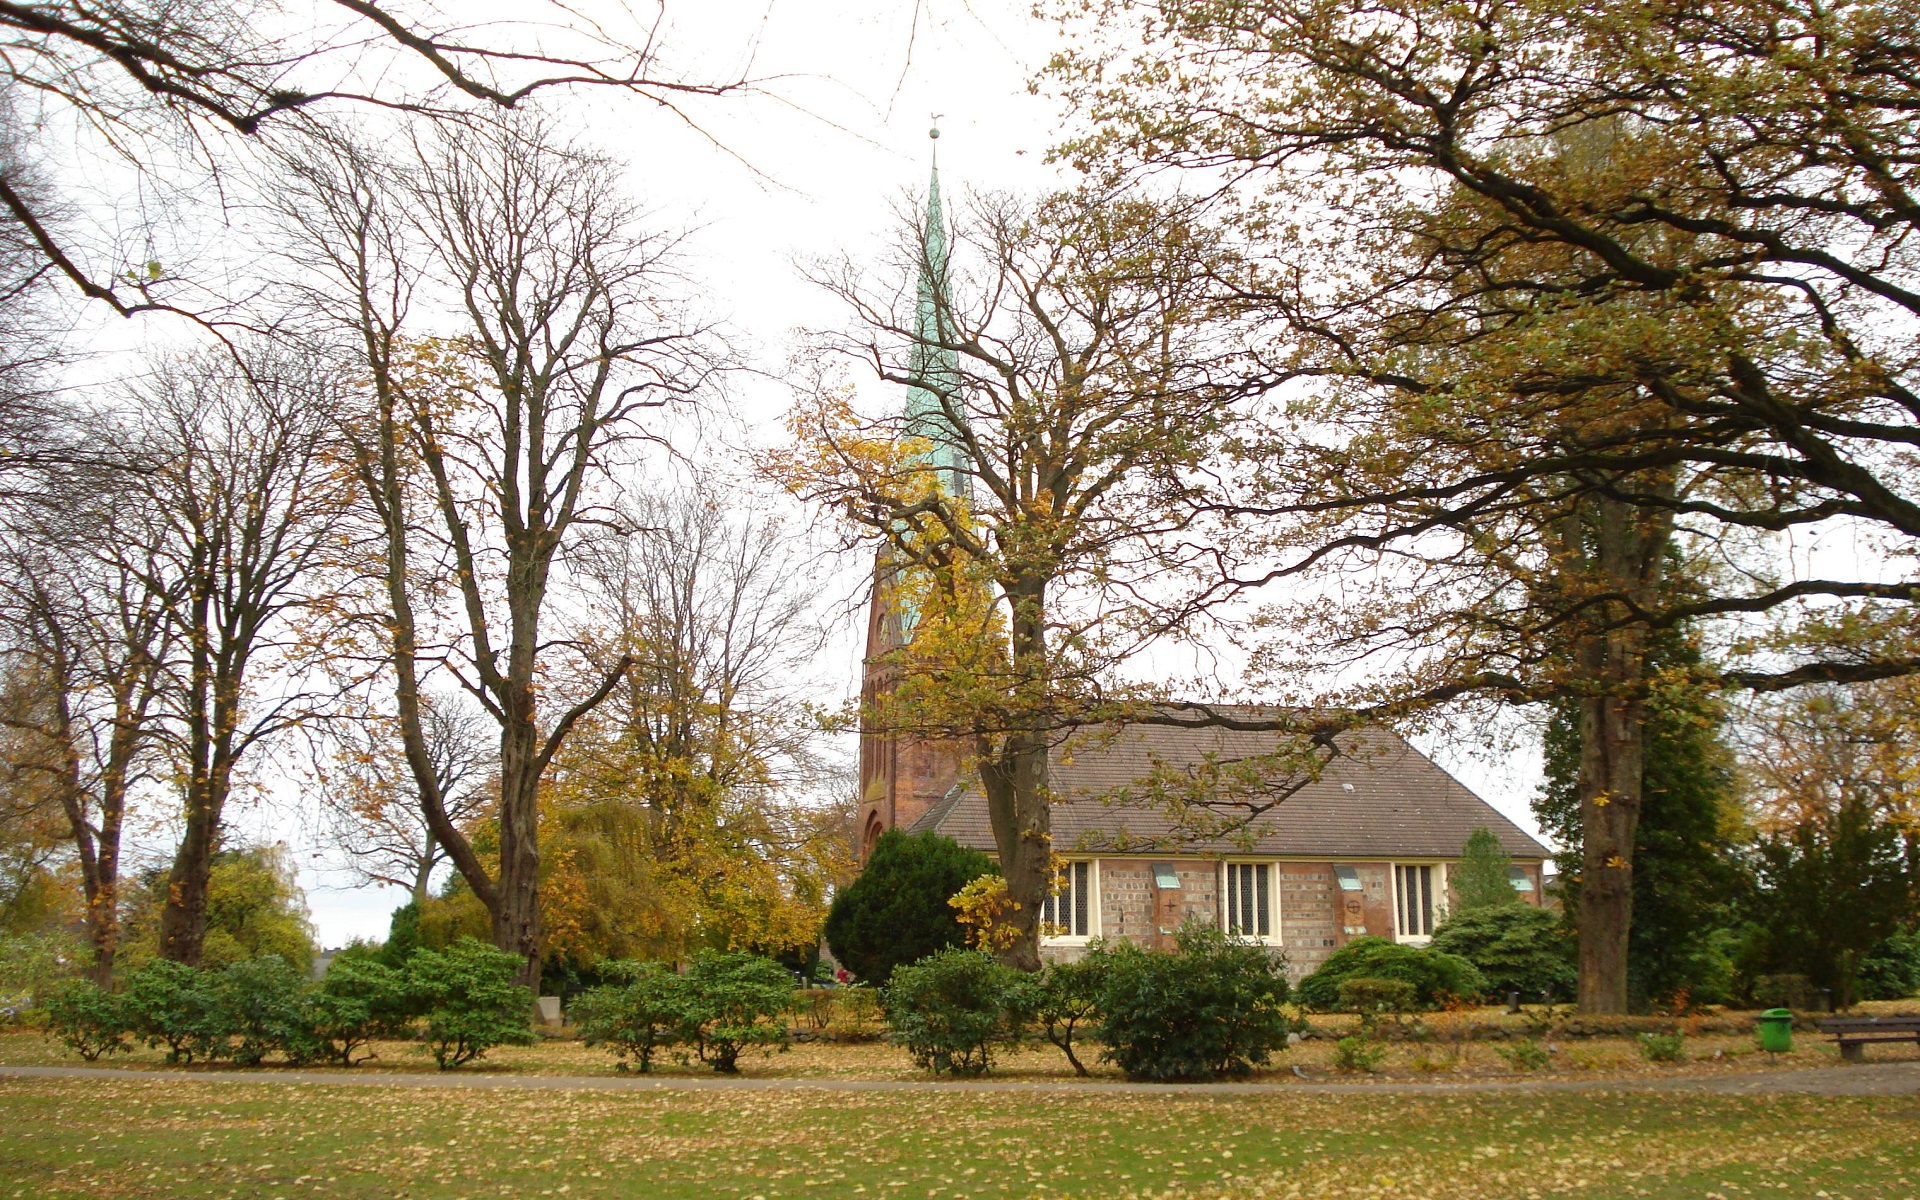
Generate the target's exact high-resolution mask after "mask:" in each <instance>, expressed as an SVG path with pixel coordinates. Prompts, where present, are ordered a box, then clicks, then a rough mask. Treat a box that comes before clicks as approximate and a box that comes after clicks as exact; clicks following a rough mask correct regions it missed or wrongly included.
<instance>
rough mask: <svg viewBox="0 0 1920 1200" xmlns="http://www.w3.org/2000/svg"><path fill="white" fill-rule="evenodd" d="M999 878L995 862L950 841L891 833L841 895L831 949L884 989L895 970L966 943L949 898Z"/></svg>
mask: <svg viewBox="0 0 1920 1200" xmlns="http://www.w3.org/2000/svg"><path fill="white" fill-rule="evenodd" d="M999 873H1000V869H999V868H998V867H996V866H995V865H994V863H993V860H992V859H990V858H988V857H987V856H986V855H984V854H982V853H980V852H979V851H978V850H969V849H967V848H966V847H964V846H962V845H960V843H958V842H956V841H954V840H953V839H952V838H950V837H942V836H940V835H939V834H937V833H931V832H928V833H917V834H913V835H911V836H909V835H907V834H905V833H902V832H900V831H899V830H897V829H889V830H888V831H887V832H885V833H883V834H881V835H880V840H879V841H877V842H875V843H874V847H873V854H872V855H871V856H869V857H868V859H867V865H866V867H865V868H864V869H862V870H861V872H860V875H859V877H858V878H856V879H855V880H854V881H853V882H852V883H850V884H848V885H847V886H846V887H845V888H844V889H842V890H841V892H840V894H839V895H838V896H836V897H834V901H833V907H832V908H831V909H830V910H829V911H828V913H827V924H826V938H827V945H828V946H829V947H831V948H832V950H833V956H834V958H836V959H838V960H839V961H840V963H841V964H842V965H844V966H845V967H846V968H847V970H849V971H852V972H853V973H854V974H855V975H857V976H859V977H860V979H861V980H863V981H864V982H866V983H870V984H874V985H876V986H879V985H883V984H885V983H887V981H888V980H889V979H890V978H891V977H892V975H893V970H894V968H895V967H898V966H903V965H905V964H907V963H911V962H918V961H919V960H921V959H923V958H925V957H927V956H928V955H930V954H933V953H934V952H935V951H938V950H945V949H947V948H948V947H950V946H964V945H966V941H967V939H966V931H965V930H964V929H962V928H961V925H960V922H959V921H958V920H956V919H955V917H956V915H957V914H956V913H955V912H954V910H953V909H952V908H951V907H950V906H949V905H948V904H947V901H948V900H949V899H951V898H952V897H953V896H954V894H955V893H957V892H959V890H960V889H961V888H963V887H965V886H967V884H969V883H971V882H973V881H974V880H975V879H977V878H979V877H980V876H982V875H997V874H999Z"/></svg>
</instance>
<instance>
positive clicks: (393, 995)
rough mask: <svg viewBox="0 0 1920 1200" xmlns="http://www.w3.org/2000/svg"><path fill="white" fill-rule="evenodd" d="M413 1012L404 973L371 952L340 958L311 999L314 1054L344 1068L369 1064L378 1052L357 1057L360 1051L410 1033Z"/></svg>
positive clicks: (309, 1020) (309, 1011) (309, 1018)
mask: <svg viewBox="0 0 1920 1200" xmlns="http://www.w3.org/2000/svg"><path fill="white" fill-rule="evenodd" d="M413 1017H414V1012H413V1010H412V1007H411V1004H410V1001H409V997H408V995H407V985H406V977H405V976H404V975H403V974H402V973H401V972H399V971H396V970H394V969H393V968H392V967H390V966H388V965H387V964H386V963H384V962H382V961H380V960H379V959H376V958H373V957H370V956H362V955H353V956H340V957H336V958H335V959H334V960H333V963H332V964H331V965H330V966H329V967H328V968H327V974H326V977H325V978H323V979H322V980H321V981H320V986H319V988H318V989H317V990H315V991H314V993H313V994H312V995H311V997H310V998H309V999H308V1005H307V1030H308V1033H309V1034H310V1036H311V1046H312V1053H313V1054H314V1055H316V1056H321V1055H324V1056H325V1057H326V1058H328V1059H330V1060H332V1061H333V1062H337V1063H339V1064H340V1065H341V1066H343V1067H351V1066H353V1065H355V1064H356V1063H363V1062H365V1061H367V1059H369V1058H372V1057H373V1055H371V1054H363V1055H360V1056H359V1057H355V1053H356V1052H357V1051H359V1050H362V1049H364V1048H365V1047H366V1046H367V1045H368V1044H369V1043H370V1042H372V1041H374V1040H375V1039H376V1038H386V1037H400V1036H402V1035H404V1034H405V1033H406V1032H407V1029H408V1027H409V1026H410V1025H411V1024H412V1020H413Z"/></svg>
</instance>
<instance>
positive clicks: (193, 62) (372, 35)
mask: <svg viewBox="0 0 1920 1200" xmlns="http://www.w3.org/2000/svg"><path fill="white" fill-rule="evenodd" d="M531 7H535V8H537V9H538V10H540V15H539V17H538V18H535V19H538V20H539V21H540V24H539V25H538V27H537V28H536V27H535V26H534V25H533V24H531V22H530V23H529V24H527V25H519V24H517V23H515V22H511V21H509V22H491V23H489V25H488V26H487V29H488V31H489V34H490V35H491V36H493V37H497V38H498V39H499V40H498V41H497V42H491V43H480V42H476V41H473V40H471V38H470V36H469V35H470V33H471V31H472V30H473V28H474V27H473V26H472V25H471V24H470V23H468V22H466V21H464V20H457V19H456V18H455V17H454V16H453V15H451V14H443V13H441V12H439V11H436V9H435V8H434V6H433V5H432V4H431V3H430V2H429V0H419V2H417V3H414V2H408V0H398V2H394V0H323V2H322V3H319V4H316V5H311V6H288V5H282V4H278V3H274V2H273V0H197V2H196V3H194V4H191V5H182V4H179V3H177V2H175V0H104V2H102V3H84V4H83V3H78V2H75V0H50V2H42V3H17V2H12V0H8V2H4V3H0V90H4V91H6V92H8V93H11V94H12V95H13V96H14V97H15V98H17V99H18V100H19V101H20V102H22V103H25V102H26V101H27V100H28V99H29V98H31V99H32V101H33V102H34V103H35V104H37V105H38V106H39V107H38V109H37V110H36V111H35V112H33V113H22V114H21V118H22V120H23V122H26V121H30V122H31V126H30V127H31V128H35V129H41V128H45V129H49V130H64V131H68V132H70V133H72V134H73V135H75V136H76V137H77V139H78V140H79V141H80V143H81V145H82V146H83V147H84V150H83V153H86V152H93V153H98V154H103V155H108V156H114V157H118V158H119V159H121V160H123V161H125V162H127V163H128V164H130V165H131V166H132V167H133V168H134V169H135V170H136V171H139V172H141V173H142V174H143V175H144V176H146V179H147V182H148V183H149V184H150V185H151V186H152V188H154V189H159V190H166V189H167V188H168V186H169V183H170V181H169V179H168V176H169V175H170V174H172V173H174V171H177V170H180V169H192V170H196V171H207V170H211V171H212V172H214V173H216V174H218V173H220V172H222V171H223V170H224V169H225V167H227V166H228V165H230V164H231V163H233V162H234V161H235V160H236V159H238V158H239V157H241V156H242V155H244V154H245V149H244V147H243V144H244V143H245V142H247V141H249V140H252V139H256V138H258V137H262V136H265V135H268V134H269V133H270V132H271V131H273V130H276V129H278V128H281V127H284V126H286V125H288V124H293V125H297V124H298V123H299V122H298V120H297V119H296V117H297V116H298V115H300V114H308V113H311V112H314V111H318V110H321V109H324V108H329V107H339V106H343V105H346V106H355V107H359V108H363V109H366V108H372V109H378V110H382V111H387V112H399V113H404V114H422V115H426V116H429V117H432V116H439V115H444V114H449V113H453V112H458V111H469V112H470V111H472V110H473V109H475V108H480V109H490V108H491V109H509V108H512V107H514V106H515V105H517V104H520V103H522V102H523V101H525V100H526V99H527V98H528V97H530V96H533V95H535V94H536V93H539V92H544V91H547V90H550V89H554V88H579V87H599V88H611V89H615V90H619V91H625V92H630V93H633V94H636V95H638V96H641V97H644V98H646V99H649V100H651V101H653V102H654V103H656V104H658V105H659V106H661V107H662V108H665V109H667V110H668V111H669V112H673V113H678V112H679V111H680V110H679V108H678V105H679V103H680V102H681V101H684V100H687V99H691V98H694V97H699V96H722V95H726V94H729V93H732V92H736V91H745V90H750V88H751V85H750V83H749V82H748V81H747V79H746V78H745V77H744V76H741V77H736V78H730V79H722V80H718V81H710V82H701V81H696V80H692V79H689V78H685V77H683V76H680V75H677V74H676V73H674V72H673V71H672V70H671V69H670V68H667V67H665V66H664V65H663V64H662V63H661V61H660V49H661V48H660V35H661V34H662V32H663V28H664V25H665V16H666V11H665V5H664V3H662V4H658V5H656V6H655V8H654V11H653V13H652V14H651V16H650V17H648V18H645V19H639V20H635V21H633V22H632V23H631V25H630V27H628V28H625V29H621V28H619V27H617V26H616V25H614V24H610V23H608V22H607V21H605V20H601V21H593V20H589V19H587V18H585V17H581V16H579V15H577V14H576V13H575V12H574V10H573V9H571V8H570V6H568V5H566V4H564V3H541V4H538V5H536V6H531ZM529 15H530V16H531V14H529ZM23 127H27V126H24V125H23ZM49 140H51V139H49ZM182 147H185V148H186V150H185V153H182V152H181V148H182ZM170 167H171V168H173V171H170V170H169V168H170ZM56 182H57V181H56ZM0 212H4V213H6V214H7V215H8V216H9V217H10V218H11V222H12V224H14V225H16V226H17V227H18V228H19V230H21V231H22V233H23V234H24V236H25V240H26V241H27V242H28V243H29V244H30V245H31V247H32V249H33V253H34V256H35V258H36V259H37V260H38V262H39V263H40V265H42V266H44V267H45V268H47V269H49V270H51V271H53V272H56V273H57V274H59V275H61V276H64V277H65V278H66V279H68V280H69V281H70V282H71V283H72V284H73V285H74V286H76V287H77V288H78V289H79V290H80V291H81V292H82V293H83V294H85V295H87V296H89V297H91V298H93V299H95V300H99V301H102V302H104V303H106V304H108V305H110V306H111V307H112V308H113V309H114V310H116V311H118V312H120V313H122V314H131V313H135V312H141V311H148V310H153V309H162V310H170V311H189V310H188V309H185V308H183V307H182V305H181V303H180V301H179V300H178V298H177V296H178V289H175V288H172V287H170V286H169V285H170V284H172V283H174V282H175V272H176V270H177V266H175V265H168V264H162V263H160V262H158V261H153V262H150V263H129V262H125V261H122V260H121V259H120V257H119V252H118V251H117V250H116V249H115V248H114V247H111V246H98V245H94V244H92V243H91V241H90V237H89V234H90V231H89V229H88V227H87V225H86V224H84V223H82V222H80V221H77V220H72V219H63V214H62V212H61V211H60V207H59V202H58V197H57V188H51V189H35V188H33V187H30V186H26V185H25V184H24V183H23V181H22V180H21V179H20V178H19V177H18V176H17V175H16V174H15V173H13V172H12V171H10V170H7V169H5V166H4V164H0ZM189 315H192V313H191V312H190V311H189Z"/></svg>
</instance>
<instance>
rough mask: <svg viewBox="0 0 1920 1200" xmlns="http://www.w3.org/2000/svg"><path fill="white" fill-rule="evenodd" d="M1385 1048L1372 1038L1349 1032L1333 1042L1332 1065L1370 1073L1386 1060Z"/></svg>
mask: <svg viewBox="0 0 1920 1200" xmlns="http://www.w3.org/2000/svg"><path fill="white" fill-rule="evenodd" d="M1386 1057H1387V1048H1386V1047H1385V1046H1384V1045H1382V1044H1380V1043H1379V1042H1376V1041H1374V1040H1373V1039H1372V1038H1369V1037H1363V1036H1361V1035H1360V1034H1357V1033H1350V1034H1348V1035H1347V1036H1346V1037H1343V1038H1341V1039H1340V1040H1339V1041H1337V1042H1335V1043H1334V1044H1333V1065H1334V1067H1335V1069H1337V1070H1341V1071H1360V1072H1364V1073H1366V1074H1372V1073H1373V1072H1374V1071H1377V1070H1379V1069H1380V1064H1381V1063H1382V1062H1384V1061H1385V1060H1386Z"/></svg>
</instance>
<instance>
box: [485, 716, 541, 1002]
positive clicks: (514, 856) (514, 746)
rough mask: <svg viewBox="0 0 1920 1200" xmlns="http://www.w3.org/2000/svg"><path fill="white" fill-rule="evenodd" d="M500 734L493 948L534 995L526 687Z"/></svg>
mask: <svg viewBox="0 0 1920 1200" xmlns="http://www.w3.org/2000/svg"><path fill="white" fill-rule="evenodd" d="M513 691H514V695H515V697H516V698H517V699H518V700H519V703H517V704H514V705H513V706H512V707H511V708H509V709H508V710H507V711H506V717H507V719H506V720H505V721H504V722H503V723H502V725H501V729H500V879H499V886H498V888H497V890H496V895H497V898H498V904H497V905H496V907H495V908H494V911H493V941H494V945H496V946H498V947H500V948H501V949H502V950H505V951H507V952H509V953H511V954H514V955H517V956H519V958H520V960H521V967H520V975H519V978H518V980H517V982H519V983H521V984H524V985H525V986H526V987H528V988H530V989H532V991H533V992H534V994H535V995H538V994H539V991H540V835H539V828H540V762H539V746H538V738H539V734H538V731H537V730H536V728H535V726H534V711H533V688H532V685H531V683H528V684H526V685H524V686H522V687H517V688H514V689H513Z"/></svg>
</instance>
